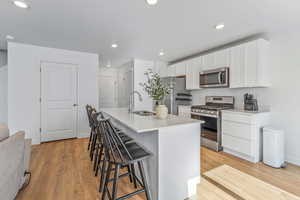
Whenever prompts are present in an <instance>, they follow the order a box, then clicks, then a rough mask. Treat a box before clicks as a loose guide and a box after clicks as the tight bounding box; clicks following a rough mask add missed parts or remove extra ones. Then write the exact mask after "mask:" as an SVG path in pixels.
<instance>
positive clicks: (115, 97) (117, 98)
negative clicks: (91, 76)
mask: <svg viewBox="0 0 300 200" xmlns="http://www.w3.org/2000/svg"><path fill="white" fill-rule="evenodd" d="M101 77H112V78H114V87H115V88H114V89H115V90H114V107H118V105H119V88H118V75H107V74H98V76H97V84H98V91H99V95H98V105H99V106H98V107H99V108H100V107H101V102H100V95H101V86H100V85H99V81H100V79H101Z"/></svg>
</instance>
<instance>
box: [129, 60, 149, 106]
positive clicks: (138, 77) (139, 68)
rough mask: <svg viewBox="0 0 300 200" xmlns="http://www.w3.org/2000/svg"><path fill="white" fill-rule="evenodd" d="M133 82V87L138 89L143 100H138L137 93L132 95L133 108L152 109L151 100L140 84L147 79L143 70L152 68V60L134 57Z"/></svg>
mask: <svg viewBox="0 0 300 200" xmlns="http://www.w3.org/2000/svg"><path fill="white" fill-rule="evenodd" d="M133 66H134V70H133V71H134V76H133V77H134V78H133V79H134V84H133V88H134V90H135V91H138V92H139V93H140V94H141V95H142V97H143V101H142V102H140V101H139V98H138V96H137V95H135V96H134V109H135V110H152V109H153V100H152V99H151V98H150V97H149V95H148V94H147V93H146V92H145V91H144V90H143V88H142V87H141V86H140V83H144V82H146V81H147V77H146V76H145V72H146V71H147V70H148V69H152V70H154V62H153V61H146V60H138V59H134V65H133Z"/></svg>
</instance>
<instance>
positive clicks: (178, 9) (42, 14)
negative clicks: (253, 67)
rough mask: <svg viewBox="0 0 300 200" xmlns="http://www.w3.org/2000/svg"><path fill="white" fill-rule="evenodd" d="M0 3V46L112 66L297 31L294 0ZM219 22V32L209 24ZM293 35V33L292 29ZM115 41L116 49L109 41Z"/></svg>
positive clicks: (298, 4)
mask: <svg viewBox="0 0 300 200" xmlns="http://www.w3.org/2000/svg"><path fill="white" fill-rule="evenodd" d="M27 2H29V3H30V6H31V8H30V9H29V10H23V9H20V8H17V7H15V6H14V5H13V4H12V2H11V0H1V1H0V49H1V48H2V49H3V48H4V49H5V48H6V44H5V36H6V35H8V34H9V35H12V36H14V37H15V41H16V42H23V43H29V44H35V45H41V46H48V47H55V48H64V49H70V50H79V51H87V52H94V53H98V54H100V55H101V57H102V58H103V60H105V62H107V60H111V63H112V65H113V66H117V65H120V64H121V63H123V62H125V61H128V60H129V59H130V58H133V57H136V58H141V59H151V60H158V59H160V57H159V56H158V52H159V51H160V50H161V49H163V50H164V51H165V56H163V57H162V58H161V59H162V60H165V61H173V60H176V59H179V58H182V57H185V56H188V55H191V54H194V53H197V52H201V51H203V50H207V49H209V48H212V47H215V46H218V45H221V44H225V43H228V42H231V41H234V40H237V39H240V38H243V37H246V36H249V35H252V34H257V33H267V34H268V35H272V34H274V33H280V32H286V31H299V27H300V1H297V0H159V3H158V5H156V6H153V7H150V6H148V5H147V4H146V3H145V0H47V1H45V0H28V1H27ZM220 22H224V23H225V29H224V30H222V31H217V30H215V29H214V25H216V24H217V23H220ZM299 33H300V32H299ZM113 42H116V43H118V44H119V48H117V49H112V48H111V47H110V45H111V44H112V43H113Z"/></svg>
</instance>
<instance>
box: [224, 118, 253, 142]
mask: <svg viewBox="0 0 300 200" xmlns="http://www.w3.org/2000/svg"><path fill="white" fill-rule="evenodd" d="M222 133H223V134H226V135H231V136H234V137H237V138H241V139H246V140H251V125H250V124H244V123H236V122H233V121H226V120H223V121H222Z"/></svg>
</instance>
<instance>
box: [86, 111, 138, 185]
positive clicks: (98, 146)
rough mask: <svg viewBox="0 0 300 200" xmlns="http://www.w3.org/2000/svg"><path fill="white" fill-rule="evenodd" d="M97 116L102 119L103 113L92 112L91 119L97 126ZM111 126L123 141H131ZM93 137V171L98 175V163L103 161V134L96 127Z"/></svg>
mask: <svg viewBox="0 0 300 200" xmlns="http://www.w3.org/2000/svg"><path fill="white" fill-rule="evenodd" d="M98 116H99V117H100V119H104V115H103V113H102V112H98V113H95V114H92V116H91V117H92V121H93V123H94V125H95V127H98V125H99V121H98ZM112 128H113V129H114V130H115V132H116V133H117V134H118V135H119V136H120V138H121V140H122V141H123V142H124V143H129V142H131V141H133V139H132V138H131V137H129V136H128V135H126V134H124V133H123V132H122V131H121V130H120V129H117V128H116V127H115V126H112ZM94 138H95V139H96V142H94V144H93V146H94V145H95V148H94V149H95V161H94V168H93V169H94V171H95V176H97V175H98V172H99V168H100V163H101V162H103V159H104V158H103V154H104V152H103V151H104V148H103V136H102V134H101V132H99V129H98V128H95V136H94ZM128 170H130V168H129V167H128ZM130 180H131V181H132V178H131V176H130Z"/></svg>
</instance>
